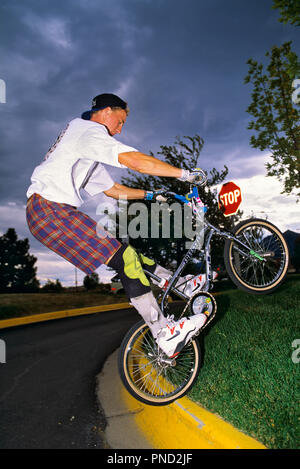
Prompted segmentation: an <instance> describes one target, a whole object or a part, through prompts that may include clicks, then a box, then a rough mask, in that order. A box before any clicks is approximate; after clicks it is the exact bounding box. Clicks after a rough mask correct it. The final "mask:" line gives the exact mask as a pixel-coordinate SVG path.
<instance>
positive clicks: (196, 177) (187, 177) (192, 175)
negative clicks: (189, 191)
mask: <svg viewBox="0 0 300 469" xmlns="http://www.w3.org/2000/svg"><path fill="white" fill-rule="evenodd" d="M177 179H179V181H184V182H189V183H191V184H199V185H202V184H205V183H206V181H207V175H206V173H205V171H203V169H201V168H195V169H191V170H188V169H183V170H182V176H181V177H180V178H177Z"/></svg>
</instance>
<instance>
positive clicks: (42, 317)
mask: <svg viewBox="0 0 300 469" xmlns="http://www.w3.org/2000/svg"><path fill="white" fill-rule="evenodd" d="M127 308H133V306H132V305H131V304H129V303H116V304H114V305H102V306H91V307H88V308H75V309H65V310H62V311H54V312H53V313H42V314H32V315H31V316H22V317H18V318H12V319H2V320H1V321H0V329H5V328H7V327H15V326H22V325H24V324H32V323H35V322H43V321H51V320H52V319H61V318H69V317H73V316H82V315H85V314H96V313H101V312H103V311H111V310H113V309H127Z"/></svg>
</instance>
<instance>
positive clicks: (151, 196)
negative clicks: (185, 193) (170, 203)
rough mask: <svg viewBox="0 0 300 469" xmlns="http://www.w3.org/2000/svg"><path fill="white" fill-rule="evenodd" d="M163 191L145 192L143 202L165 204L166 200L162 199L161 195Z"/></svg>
mask: <svg viewBox="0 0 300 469" xmlns="http://www.w3.org/2000/svg"><path fill="white" fill-rule="evenodd" d="M163 193H164V190H163V189H160V190H157V191H145V197H144V199H145V200H152V202H167V200H168V199H167V198H166V197H164V196H163V195H161V194H163Z"/></svg>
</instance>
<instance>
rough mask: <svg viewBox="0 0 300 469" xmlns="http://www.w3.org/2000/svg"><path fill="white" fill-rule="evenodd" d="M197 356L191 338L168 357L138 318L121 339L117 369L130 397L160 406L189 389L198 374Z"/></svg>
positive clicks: (198, 358)
mask: <svg viewBox="0 0 300 469" xmlns="http://www.w3.org/2000/svg"><path fill="white" fill-rule="evenodd" d="M200 358H201V352H200V346H199V344H198V342H197V341H196V340H192V341H190V342H189V343H188V344H187V345H186V346H185V347H184V349H183V350H182V351H181V352H180V354H179V355H178V356H177V357H176V359H168V358H167V357H166V355H165V354H164V353H163V352H162V350H160V349H159V347H158V346H157V344H156V342H155V340H154V338H153V336H152V334H151V331H150V329H149V327H148V326H147V325H146V324H145V323H144V322H143V321H141V322H139V323H137V324H136V325H135V326H133V327H132V329H130V331H129V332H128V333H127V334H126V336H125V337H124V339H123V342H122V344H121V347H120V351H119V373H120V376H121V379H122V382H123V384H124V386H125V387H126V389H127V390H128V391H129V393H130V394H131V395H132V396H133V397H135V398H136V399H138V400H139V401H141V402H143V403H145V404H148V405H153V406H162V405H167V404H170V403H171V402H173V401H175V400H176V399H179V398H180V397H182V396H184V394H186V393H187V392H188V391H189V389H190V388H191V386H192V385H193V383H194V381H195V380H196V378H197V376H198V374H199V371H200Z"/></svg>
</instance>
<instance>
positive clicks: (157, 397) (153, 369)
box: [118, 173, 289, 406]
mask: <svg viewBox="0 0 300 469" xmlns="http://www.w3.org/2000/svg"><path fill="white" fill-rule="evenodd" d="M205 182H206V176H205V173H203V175H201V176H200V177H199V179H198V181H197V182H196V183H195V184H194V185H192V186H190V190H191V192H190V194H189V196H188V198H186V197H183V196H181V195H179V194H176V193H174V192H164V193H163V195H164V196H166V197H167V198H169V199H175V200H179V201H181V202H182V203H189V204H190V206H191V208H192V213H193V216H194V217H196V218H198V219H200V220H201V226H202V228H201V230H200V231H199V233H198V234H197V235H196V238H195V240H194V241H193V243H192V245H191V247H190V249H189V250H188V251H187V252H186V254H185V255H184V257H183V259H182V261H181V263H180V265H179V266H178V268H177V270H176V271H175V272H174V274H173V276H172V277H171V278H170V279H169V280H168V282H166V283H165V285H163V286H162V284H163V279H161V278H160V277H158V276H156V275H154V274H153V273H151V272H148V271H147V269H144V271H145V273H146V274H147V275H148V276H149V277H151V278H152V279H154V280H156V282H161V283H160V285H161V286H162V287H161V293H160V295H159V298H158V301H159V302H160V307H161V310H162V313H163V314H165V315H166V311H167V310H168V297H169V296H170V293H172V294H176V296H178V297H179V298H180V299H181V300H183V301H184V307H183V309H182V311H181V313H179V314H178V315H177V317H176V319H180V318H181V317H182V316H189V315H193V314H198V313H201V312H202V313H205V314H206V315H207V316H208V319H207V321H206V323H205V324H204V326H203V327H202V329H201V330H200V331H198V334H199V332H200V333H201V332H202V331H203V330H204V329H205V328H206V327H207V325H208V324H209V323H210V322H211V321H212V320H213V319H214V317H215V315H216V310H217V305H216V301H215V298H214V297H213V295H212V294H211V293H209V290H211V287H212V266H211V257H210V244H211V239H212V237H213V236H219V237H221V238H223V239H225V245H224V263H225V268H226V271H227V273H228V276H229V277H230V279H231V280H232V281H233V282H234V283H235V285H236V286H237V287H238V288H240V289H242V290H244V291H247V292H249V293H254V294H258V295H260V294H268V293H271V292H273V291H274V290H275V289H276V288H278V287H279V285H280V284H281V283H282V282H283V280H284V278H285V276H286V273H287V269H288V263H289V251H288V246H287V243H286V241H285V239H284V237H283V235H282V233H281V232H280V230H279V229H278V228H277V227H276V226H275V225H273V224H272V223H270V222H269V221H267V220H263V219H259V218H251V219H248V220H245V221H242V222H241V223H239V224H238V225H237V226H236V227H235V228H234V229H233V230H232V232H229V231H225V230H221V229H219V228H217V227H215V226H213V225H211V224H210V223H208V221H206V220H205V217H204V206H203V203H202V201H201V199H200V198H199V194H198V188H197V186H199V185H203V184H205ZM195 254H197V257H198V258H199V259H201V260H203V261H204V264H205V267H206V269H205V270H206V283H205V285H204V286H203V289H202V291H201V292H198V293H196V294H194V295H191V296H187V295H186V294H184V292H183V291H182V289H181V290H179V289H178V288H179V287H182V286H183V284H184V282H183V283H182V284H181V285H177V282H178V279H179V277H180V274H181V272H182V271H183V269H184V268H185V267H186V265H187V264H188V263H189V262H190V261H191V260H192V259H193V258H194V257H195ZM198 275H199V274H198ZM196 277H197V276H195V278H196ZM189 281H190V280H189ZM198 334H197V335H198ZM118 366H119V373H120V377H121V380H122V382H123V384H124V386H125V387H126V389H127V390H128V391H129V393H130V394H131V395H132V396H133V397H135V398H136V399H137V400H139V401H141V402H143V403H145V404H148V405H153V406H161V405H168V404H170V403H172V402H173V401H175V400H176V399H179V398H181V397H183V396H184V395H185V394H186V393H187V392H188V391H189V390H190V389H191V387H192V386H193V384H194V382H195V380H196V379H197V377H198V374H199V372H200V368H201V348H200V345H199V343H198V340H197V338H196V337H195V336H194V337H192V339H191V340H190V341H189V342H188V344H187V345H186V346H185V347H184V348H183V349H182V350H181V352H180V354H179V355H177V356H176V358H168V357H167V356H166V355H165V354H164V352H163V351H162V350H161V349H160V348H159V347H158V345H157V344H156V341H155V339H154V338H153V336H152V334H151V331H150V329H149V327H148V326H147V325H146V324H145V323H144V321H140V322H138V323H137V324H135V325H134V326H133V327H132V328H131V329H130V330H129V331H128V333H127V334H126V335H125V337H124V339H123V341H122V344H121V346H120V349H119V356H118Z"/></svg>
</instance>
